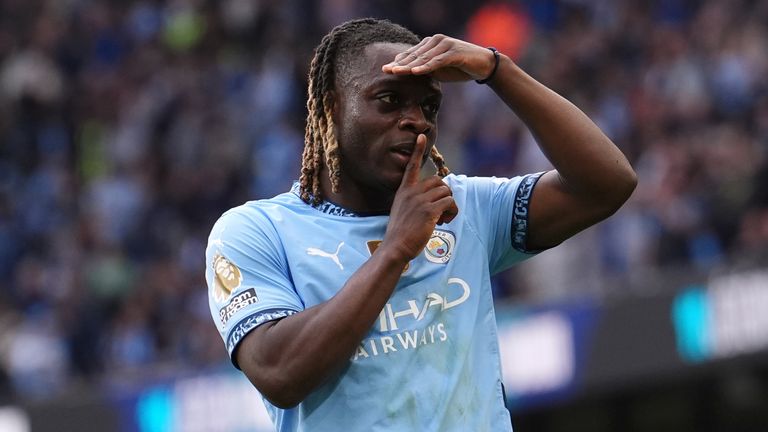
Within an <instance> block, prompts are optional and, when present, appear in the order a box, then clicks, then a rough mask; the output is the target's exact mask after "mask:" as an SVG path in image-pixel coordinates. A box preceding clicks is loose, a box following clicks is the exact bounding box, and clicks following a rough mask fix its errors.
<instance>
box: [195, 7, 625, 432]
mask: <svg viewBox="0 0 768 432" xmlns="http://www.w3.org/2000/svg"><path fill="white" fill-rule="evenodd" d="M471 80H479V81H480V82H481V83H484V82H487V84H489V85H490V87H491V88H492V89H493V90H494V91H495V92H496V93H497V94H498V96H499V97H500V98H502V99H503V100H504V101H505V102H506V103H507V105H509V107H510V108H511V109H512V110H513V111H514V112H515V113H516V114H517V115H518V116H519V117H520V118H521V119H522V120H523V121H524V122H525V123H526V124H527V126H528V127H529V128H530V129H531V131H532V132H533V133H534V135H535V136H536V137H537V139H538V141H539V144H540V146H541V148H542V150H543V151H544V153H545V154H546V155H547V157H548V158H549V159H550V161H551V162H552V164H553V165H554V167H555V168H556V171H550V172H547V173H544V174H533V175H527V176H523V177H515V178H512V179H498V178H496V179H489V178H468V177H465V176H456V175H453V174H450V175H447V169H446V168H445V165H444V163H443V160H442V157H441V156H440V154H439V153H438V152H437V150H436V149H435V147H434V144H435V141H436V138H437V123H436V119H437V113H438V109H439V105H440V99H441V93H440V84H439V83H440V81H471ZM473 85H475V84H474V83H473ZM307 107H308V110H309V115H308V117H307V129H306V140H305V151H304V156H303V167H302V172H301V179H300V182H299V183H297V184H295V185H294V187H293V190H292V191H291V192H288V193H284V194H281V195H278V196H277V197H275V198H272V199H267V200H261V201H253V202H249V203H246V204H244V205H242V206H240V207H237V208H235V209H232V210H230V211H228V212H227V213H225V214H224V215H223V216H222V217H221V219H220V220H219V221H218V222H217V223H216V225H215V226H214V228H213V230H212V233H211V237H210V239H209V246H208V249H207V256H206V259H207V272H206V276H207V280H208V284H209V293H210V306H211V313H212V314H213V317H214V321H215V322H216V324H217V327H218V329H219V331H220V333H221V335H222V337H223V338H224V340H225V343H226V345H227V349H228V350H229V353H230V355H231V358H232V360H233V362H234V364H235V365H236V366H237V367H238V368H240V369H241V370H242V371H243V372H244V373H245V374H246V375H247V376H248V378H249V379H250V381H251V382H252V383H253V385H254V386H255V387H256V388H257V389H259V391H260V392H261V394H262V395H263V396H264V398H265V402H266V405H267V408H268V410H269V412H270V414H271V415H272V417H273V420H274V422H275V425H276V427H277V429H278V430H280V431H378V430H382V431H383V430H387V431H462V432H464V431H486V430H488V431H509V430H511V428H512V426H511V422H510V418H509V412H508V411H507V410H506V408H505V406H504V396H503V390H502V384H501V370H500V361H499V354H498V352H499V350H498V342H497V336H496V323H495V317H494V312H493V299H492V297H491V290H490V281H489V279H490V276H491V275H492V274H494V273H496V272H499V271H501V270H503V269H505V268H508V267H509V266H510V265H512V264H514V263H516V262H519V261H521V260H523V259H525V258H527V257H529V256H531V255H532V254H533V253H535V252H533V251H539V250H543V249H546V248H549V247H552V246H555V245H557V244H559V243H560V242H562V241H563V240H565V239H567V238H568V237H570V236H572V235H573V234H575V233H577V232H578V231H580V230H582V229H584V228H586V227H588V226H590V225H592V224H594V223H596V222H598V221H600V220H602V219H603V218H605V217H607V216H609V215H610V214H612V213H613V212H615V211H616V209H618V208H619V207H620V206H621V205H622V203H624V201H625V200H626V199H627V198H628V197H629V195H630V194H631V192H632V190H633V189H634V186H635V183H636V179H635V174H634V172H633V171H632V168H631V167H630V166H629V163H628V162H627V160H626V159H625V158H624V156H623V155H622V154H621V152H620V151H619V150H618V149H617V148H616V147H615V146H614V145H613V143H611V141H610V140H609V139H608V138H606V137H605V135H603V133H602V132H601V131H600V130H599V129H598V128H597V127H596V126H595V125H594V124H593V123H592V122H591V121H590V120H589V119H588V118H587V117H586V116H585V115H584V114H583V113H582V112H581V111H579V110H578V109H577V108H576V107H575V106H573V105H572V104H570V103H569V102H567V101H566V100H565V99H563V98H561V97H560V96H558V95H557V94H555V93H554V92H552V91H550V90H549V89H547V88H546V87H544V86H543V85H541V84H539V83H538V82H536V81H535V80H534V79H533V78H531V77H530V76H528V75H526V74H525V73H524V72H523V71H522V70H520V69H519V68H518V67H517V66H516V65H515V64H514V63H513V62H512V61H511V60H510V59H509V58H508V57H506V56H505V55H503V53H497V52H494V51H493V50H490V49H488V48H484V47H479V46H476V45H473V44H470V43H467V42H464V41H461V40H457V39H452V38H449V37H446V36H442V35H436V36H433V37H428V38H425V39H423V40H421V41H419V39H418V38H417V37H416V36H415V35H414V34H413V33H411V32H410V31H408V30H406V29H404V28H402V27H400V26H397V25H395V24H392V23H390V22H388V21H380V20H374V19H364V20H355V21H350V22H347V23H345V24H342V25H340V26H338V27H336V28H334V29H333V30H332V31H331V32H330V33H329V34H328V35H326V36H325V37H324V38H323V40H322V42H321V43H320V45H319V46H318V48H317V50H316V52H315V56H314V59H313V60H312V65H311V70H310V75H309V100H308V103H307ZM427 157H431V158H432V160H433V162H434V163H435V165H436V166H437V167H438V175H435V176H430V177H428V178H425V179H421V178H420V176H419V171H420V168H421V166H422V165H423V163H424V161H425V160H426V158H427Z"/></svg>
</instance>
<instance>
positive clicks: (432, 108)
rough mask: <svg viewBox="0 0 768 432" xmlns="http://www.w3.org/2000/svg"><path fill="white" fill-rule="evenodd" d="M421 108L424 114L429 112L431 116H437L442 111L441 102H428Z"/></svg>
mask: <svg viewBox="0 0 768 432" xmlns="http://www.w3.org/2000/svg"><path fill="white" fill-rule="evenodd" d="M421 108H422V109H423V110H424V112H428V113H430V114H437V112H438V111H440V103H439V102H427V103H425V104H423V105H422V106H421Z"/></svg>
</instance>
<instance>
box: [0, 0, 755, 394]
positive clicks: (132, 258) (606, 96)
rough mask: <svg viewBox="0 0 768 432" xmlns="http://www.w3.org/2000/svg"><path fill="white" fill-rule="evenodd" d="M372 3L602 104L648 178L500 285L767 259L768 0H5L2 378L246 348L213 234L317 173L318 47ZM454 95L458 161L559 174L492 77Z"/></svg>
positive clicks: (90, 371) (448, 117)
mask: <svg viewBox="0 0 768 432" xmlns="http://www.w3.org/2000/svg"><path fill="white" fill-rule="evenodd" d="M364 14H365V15H376V16H380V17H390V18H392V19H393V20H395V21H398V22H402V23H403V24H405V25H407V26H410V27H412V28H413V29H414V30H416V31H417V32H420V33H422V34H423V35H428V34H431V33H433V32H442V33H446V34H453V35H457V36H466V37H471V38H473V40H476V41H478V43H482V44H488V45H496V46H497V47H498V48H500V49H502V50H503V51H505V52H506V53H508V54H510V55H511V56H513V58H515V59H516V60H517V61H518V62H519V63H520V64H522V65H523V66H524V68H525V69H526V70H528V71H531V72H532V74H533V75H534V76H536V77H537V78H538V79H540V80H542V81H544V82H545V83H546V84H547V85H548V86H550V87H551V88H553V89H555V90H557V91H558V92H560V93H562V94H563V95H564V96H566V97H568V98H569V99H570V100H572V101H573V102H574V103H576V104H577V105H578V106H580V107H581V108H582V109H583V110H585V111H586V112H587V113H588V114H589V115H590V116H591V117H592V118H593V119H595V121H596V122H597V123H598V124H599V125H600V126H601V127H602V128H603V130H604V131H605V132H606V134H608V135H609V136H610V137H611V138H612V139H613V140H614V141H615V142H616V143H617V144H618V145H619V146H620V147H621V148H622V149H623V150H624V151H625V153H627V155H628V156H629V158H630V160H631V161H632V163H633V165H634V166H635V168H636V170H637V172H638V174H639V178H640V184H639V187H638V189H637V191H636V193H635V195H634V196H633V198H632V199H631V201H630V202H629V203H628V205H627V206H625V207H624V208H623V209H622V210H621V211H620V212H619V213H618V214H617V215H615V216H614V217H613V218H611V219H609V220H608V221H607V222H605V223H603V224H601V225H599V226H597V227H595V228H592V229H590V230H588V231H586V232H584V233H582V234H580V235H578V236H576V237H575V238H573V239H571V240H569V241H568V242H566V244H565V245H563V246H562V247H559V248H557V249H555V250H553V251H550V252H546V253H544V254H542V255H541V256H539V257H537V258H536V259H535V260H531V261H530V262H527V263H525V264H524V265H523V266H521V267H518V268H517V269H516V270H513V271H512V272H510V273H507V274H505V275H502V276H500V277H499V278H497V279H496V280H495V286H494V289H495V293H496V294H497V296H499V298H500V299H501V298H504V297H507V296H514V297H515V298H516V299H522V300H535V299H550V300H551V299H553V298H559V297H562V296H581V295H598V296H599V295H605V294H606V293H608V292H610V293H613V294H616V295H620V294H621V289H619V290H616V289H610V290H609V288H608V287H609V286H611V287H612V286H614V285H611V284H610V283H611V282H615V281H617V280H618V281H631V280H633V275H636V274H637V273H639V272H647V271H655V270H659V269H666V268H669V267H670V266H682V268H683V269H693V270H698V271H708V270H710V269H712V268H713V267H716V266H720V265H723V264H727V263H731V262H735V261H744V262H747V263H750V264H751V265H765V263H766V261H767V260H768V256H767V255H768V192H766V189H765V185H766V184H768V162H767V159H766V157H767V155H768V82H766V80H765V79H764V77H766V76H768V55H766V53H768V3H766V2H758V1H749V0H739V1H730V0H699V1H685V0H679V1H654V2H644V1H640V0H632V1H624V2H613V1H610V0H546V1H540V0H536V1H533V0H521V1H499V0H492V1H487V2H485V3H484V4H483V3H479V4H478V3H476V2H471V1H468V0H461V1H456V2H452V3H451V6H450V7H447V6H445V4H444V2H439V1H432V0H419V1H408V2H406V1H404V0H397V1H371V2H356V1H351V0H316V1H310V0H286V1H283V2H268V1H263V0H225V1H219V2H210V1H202V0H174V1H165V0H131V1H127V2H104V1H90V2H82V1H66V2H60V1H53V0H30V1H20V0H11V1H4V2H0V310H2V319H0V391H2V390H3V389H4V388H5V387H8V386H10V387H11V388H12V391H14V392H15V393H16V394H19V395H24V396H29V397H37V396H43V395H46V394H53V393H55V392H56V390H57V389H61V388H62V387H63V386H66V385H67V384H68V383H69V382H70V381H71V380H73V379H77V380H83V379H84V380H99V379H102V378H104V377H105V376H108V377H109V379H120V378H121V377H123V378H126V379H134V378H138V377H140V375H139V374H137V372H138V371H144V373H145V374H146V373H147V371H150V370H157V371H162V370H163V369H164V368H165V369H167V368H170V369H173V370H175V371H179V370H184V369H185V368H199V367H206V366H209V365H214V364H217V363H220V362H226V361H227V360H226V355H225V351H224V349H222V347H221V342H220V340H219V338H218V335H217V334H216V332H215V330H214V327H213V326H212V325H211V324H210V317H209V312H208V307H207V303H206V300H205V299H206V298H205V281H204V280H203V275H202V270H203V268H204V266H203V263H202V262H201V260H202V259H203V258H202V257H203V256H204V254H203V249H204V245H205V244H206V239H207V235H208V231H209V229H210V227H211V225H212V223H213V222H214V221H215V220H216V218H218V216H219V215H220V214H221V212H223V211H224V210H226V209H228V208H230V207H232V206H234V205H238V204H240V203H242V202H243V201H245V200H248V199H258V198H261V197H266V196H271V195H274V194H277V193H280V192H282V191H286V190H288V188H289V187H290V185H291V182H292V181H293V180H294V179H296V178H298V175H299V172H298V169H299V163H300V157H301V151H302V143H303V136H304V131H303V124H304V118H305V116H306V108H305V106H304V104H305V100H306V97H305V91H306V90H305V85H306V84H305V76H306V72H307V69H308V64H307V62H308V60H309V59H310V58H311V49H312V48H313V46H314V43H315V42H316V41H317V40H319V37H320V35H322V34H324V33H325V32H326V31H327V30H328V29H329V28H330V27H332V26H334V25H336V24H338V23H339V22H341V21H343V20H346V19H349V18H352V17H355V16H360V15H364ZM444 92H445V93H446V98H445V103H444V106H443V108H442V111H441V116H440V121H441V131H440V141H441V144H440V146H441V150H442V151H443V153H444V154H445V155H446V158H447V161H448V165H449V167H451V168H452V169H453V170H454V171H457V172H467V173H469V174H476V175H506V176H508V175H516V174H521V173H525V172H531V171H540V170H545V169H548V168H549V166H548V163H547V162H546V159H545V158H543V156H542V155H541V153H540V152H539V150H538V148H537V147H536V146H535V144H534V143H533V139H534V137H532V136H531V135H530V133H529V132H528V131H527V130H525V129H524V128H523V127H522V125H521V123H520V121H519V120H518V119H516V118H515V117H514V116H512V115H509V114H508V111H506V108H505V107H503V106H501V105H500V104H499V103H498V102H495V101H496V99H495V98H494V97H493V96H492V95H491V94H490V90H488V89H487V88H486V87H485V86H474V85H473V84H472V83H469V84H467V85H460V86H459V85H445V86H444ZM466 106H473V107H479V108H478V109H477V110H476V112H467V110H466V108H465V107H466ZM619 286H621V287H624V286H627V284H621V285H619ZM106 373H108V375H105V374H106ZM6 390H7V389H6Z"/></svg>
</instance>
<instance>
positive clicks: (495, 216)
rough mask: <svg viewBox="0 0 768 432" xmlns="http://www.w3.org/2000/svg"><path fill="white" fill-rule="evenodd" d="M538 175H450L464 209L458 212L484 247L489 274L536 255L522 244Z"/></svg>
mask: <svg viewBox="0 0 768 432" xmlns="http://www.w3.org/2000/svg"><path fill="white" fill-rule="evenodd" d="M542 174H543V173H536V174H528V175H524V176H518V177H513V178H503V177H466V176H453V178H452V179H451V181H450V182H449V185H450V186H451V187H452V188H453V189H458V190H461V192H462V194H463V195H464V196H463V200H464V207H465V208H463V209H461V208H460V211H464V212H466V213H465V214H466V215H467V223H469V224H470V225H471V226H472V227H473V229H474V230H475V231H476V232H477V234H478V235H479V236H480V238H481V239H482V241H483V242H484V243H485V245H486V248H487V251H488V262H489V267H490V272H491V274H495V273H498V272H500V271H502V270H505V269H507V268H509V267H510V266H512V265H513V264H515V263H518V262H520V261H523V260H525V259H527V258H530V257H531V256H533V255H535V254H536V253H537V252H538V251H532V250H529V249H527V247H526V241H527V237H528V210H529V205H530V199H531V196H532V194H533V189H534V187H535V186H536V182H537V181H538V180H539V178H540V177H541V175H542ZM451 183H454V184H451ZM455 195H456V192H455V191H454V196H455Z"/></svg>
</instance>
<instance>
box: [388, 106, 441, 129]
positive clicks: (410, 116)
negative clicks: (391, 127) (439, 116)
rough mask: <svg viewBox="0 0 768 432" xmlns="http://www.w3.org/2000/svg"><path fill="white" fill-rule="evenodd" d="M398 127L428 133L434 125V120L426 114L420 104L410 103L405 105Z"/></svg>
mask: <svg viewBox="0 0 768 432" xmlns="http://www.w3.org/2000/svg"><path fill="white" fill-rule="evenodd" d="M397 125H398V127H399V128H400V129H403V130H408V131H412V132H415V133H417V134H422V133H423V134H425V135H426V134H428V133H429V132H430V131H431V130H432V127H433V126H434V125H433V124H432V122H431V121H430V120H429V119H427V117H426V116H425V115H424V111H423V110H422V109H421V107H420V106H418V105H408V106H405V107H403V109H402V111H401V112H400V121H399V122H398V123H397Z"/></svg>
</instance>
